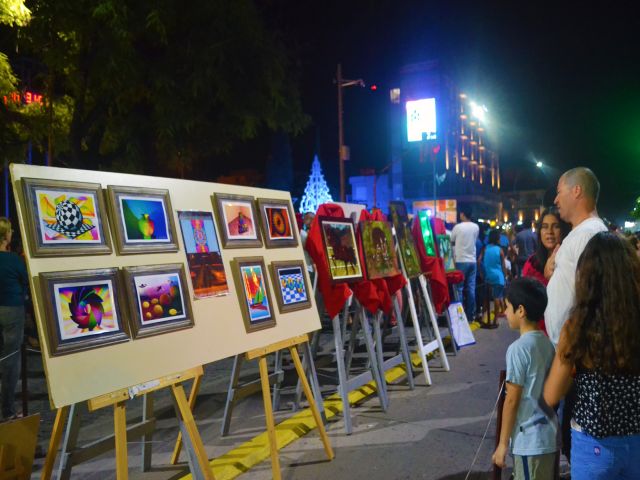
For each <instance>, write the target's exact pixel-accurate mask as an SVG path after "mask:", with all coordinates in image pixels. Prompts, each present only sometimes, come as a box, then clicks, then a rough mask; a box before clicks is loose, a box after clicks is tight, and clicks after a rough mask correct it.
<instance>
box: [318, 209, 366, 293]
mask: <svg viewBox="0 0 640 480" xmlns="http://www.w3.org/2000/svg"><path fill="white" fill-rule="evenodd" d="M318 222H319V224H320V229H321V231H322V242H323V246H324V254H325V256H326V258H327V262H328V263H329V275H330V277H331V280H332V282H334V283H339V282H354V281H358V280H362V279H363V278H364V276H363V273H362V265H360V256H359V255H358V244H357V242H356V235H355V228H354V225H353V222H352V221H351V220H350V219H348V218H335V217H325V216H320V217H318Z"/></svg>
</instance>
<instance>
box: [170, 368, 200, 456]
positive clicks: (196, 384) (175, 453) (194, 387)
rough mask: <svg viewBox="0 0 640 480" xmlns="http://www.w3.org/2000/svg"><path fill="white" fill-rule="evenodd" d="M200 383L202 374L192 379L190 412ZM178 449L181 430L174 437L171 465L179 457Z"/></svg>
mask: <svg viewBox="0 0 640 480" xmlns="http://www.w3.org/2000/svg"><path fill="white" fill-rule="evenodd" d="M201 383H202V375H199V376H197V377H196V378H194V379H193V385H192V386H191V391H190V392H189V409H190V410H191V411H192V412H193V409H194V408H195V406H196V397H197V396H198V392H199V391H200V384H201ZM180 450H182V432H178V438H177V439H176V444H175V446H174V447H173V454H172V455H171V465H176V464H177V463H178V460H179V459H180Z"/></svg>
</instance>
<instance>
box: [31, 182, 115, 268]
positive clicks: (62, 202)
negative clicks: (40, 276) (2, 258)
mask: <svg viewBox="0 0 640 480" xmlns="http://www.w3.org/2000/svg"><path fill="white" fill-rule="evenodd" d="M22 184H23V192H24V196H25V200H26V202H25V207H26V209H27V218H28V219H29V221H28V223H27V232H28V235H29V237H30V241H29V245H30V248H31V254H32V255H33V256H35V257H38V256H54V255H89V254H102V253H111V244H110V241H109V238H108V234H107V232H106V215H105V209H104V203H103V200H102V191H101V189H100V185H99V184H97V183H79V182H63V181H55V180H39V179H30V178H23V179H22Z"/></svg>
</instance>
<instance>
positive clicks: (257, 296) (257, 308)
mask: <svg viewBox="0 0 640 480" xmlns="http://www.w3.org/2000/svg"><path fill="white" fill-rule="evenodd" d="M240 275H241V277H242V283H243V285H244V293H245V298H246V301H247V306H248V307H249V320H250V322H252V323H253V322H257V321H260V320H262V319H268V318H271V306H270V305H269V298H268V296H267V293H266V292H267V290H266V287H265V284H264V282H265V277H264V272H263V271H262V266H261V265H246V266H245V265H243V266H241V267H240Z"/></svg>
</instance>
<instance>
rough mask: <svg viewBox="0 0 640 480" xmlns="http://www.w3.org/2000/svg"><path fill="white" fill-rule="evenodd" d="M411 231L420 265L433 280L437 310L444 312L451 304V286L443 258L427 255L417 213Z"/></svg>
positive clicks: (432, 291)
mask: <svg viewBox="0 0 640 480" xmlns="http://www.w3.org/2000/svg"><path fill="white" fill-rule="evenodd" d="M432 228H433V226H432ZM411 233H412V234H413V239H414V240H415V244H416V250H417V251H418V256H419V257H420V266H421V268H422V272H423V273H424V274H426V275H427V276H428V277H429V279H430V282H431V294H432V295H433V299H432V300H433V304H434V306H435V308H436V311H437V312H438V313H442V312H443V311H444V308H446V307H447V306H448V305H449V286H448V284H447V277H446V275H445V271H444V265H443V262H442V259H441V258H439V257H429V256H428V255H427V251H426V249H425V248H424V241H423V239H422V229H421V228H420V221H419V220H418V216H417V215H416V216H415V217H414V219H413V225H412V227H411ZM434 235H435V230H434ZM436 250H437V249H436Z"/></svg>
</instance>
